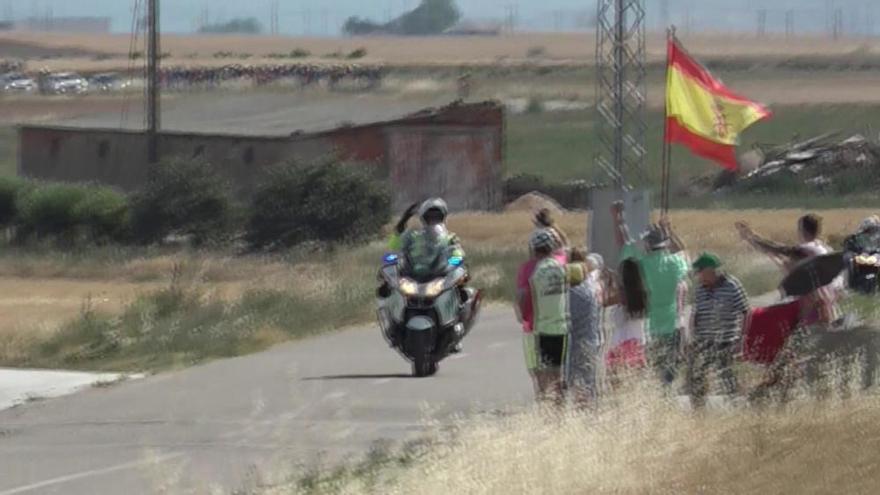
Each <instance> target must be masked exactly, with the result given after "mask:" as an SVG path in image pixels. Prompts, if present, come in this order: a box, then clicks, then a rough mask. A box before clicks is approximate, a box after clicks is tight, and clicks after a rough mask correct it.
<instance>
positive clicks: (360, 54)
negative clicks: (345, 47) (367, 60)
mask: <svg viewBox="0 0 880 495" xmlns="http://www.w3.org/2000/svg"><path fill="white" fill-rule="evenodd" d="M366 56H367V49H366V48H358V49H357V50H354V51H353V52H351V53H349V54H348V58H349V59H350V60H356V59H359V58H364V57H366Z"/></svg>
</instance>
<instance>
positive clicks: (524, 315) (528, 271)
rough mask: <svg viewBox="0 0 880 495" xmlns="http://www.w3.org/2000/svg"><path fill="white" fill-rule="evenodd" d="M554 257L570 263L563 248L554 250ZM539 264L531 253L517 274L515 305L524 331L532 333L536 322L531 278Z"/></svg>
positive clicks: (563, 262) (559, 260)
mask: <svg viewBox="0 0 880 495" xmlns="http://www.w3.org/2000/svg"><path fill="white" fill-rule="evenodd" d="M553 258H554V259H555V260H556V261H558V262H559V263H560V264H562V265H563V266H564V265H566V264H567V263H568V256H567V255H566V253H565V251H564V250H562V249H557V250H556V251H554V253H553ZM537 264H538V259H537V258H536V257H535V255H534V253H529V259H528V260H527V261H526V262H524V263H523V264H522V265H520V267H519V271H518V272H517V275H516V301H517V304H516V305H515V306H516V309H517V317H518V318H519V321H520V323H522V327H523V331H524V332H526V333H531V331H532V328H533V327H532V325H533V323H534V322H533V321H532V317H533V309H532V295H531V289H530V288H529V287H530V286H529V279H530V278H531V277H532V274H533V273H534V272H535V266H536V265H537Z"/></svg>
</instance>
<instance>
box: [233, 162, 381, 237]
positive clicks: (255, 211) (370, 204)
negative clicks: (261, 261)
mask: <svg viewBox="0 0 880 495" xmlns="http://www.w3.org/2000/svg"><path fill="white" fill-rule="evenodd" d="M390 214H391V200H390V197H389V194H388V191H387V190H386V188H385V187H384V186H383V185H382V184H380V183H379V182H377V181H376V180H375V179H374V178H372V177H371V176H370V175H369V174H367V173H366V172H364V171H363V170H362V169H358V168H356V167H352V166H348V165H345V164H342V163H339V162H338V161H336V160H332V159H326V160H323V161H319V162H316V163H312V164H305V165H300V164H295V163H294V164H289V165H285V166H281V167H278V168H275V169H273V170H271V171H270V172H269V173H268V175H267V177H266V179H265V180H264V181H263V182H262V183H261V184H260V186H259V187H258V189H257V192H256V193H255V195H254V198H253V202H252V206H251V212H250V215H251V216H250V219H249V221H248V226H247V234H246V236H247V241H248V243H249V244H250V245H251V247H253V248H255V249H265V248H269V249H272V248H280V247H290V246H295V245H297V244H301V243H303V242H308V241H318V242H358V241H363V240H365V239H367V238H369V237H371V236H374V235H376V234H377V233H378V232H379V231H380V230H381V229H382V227H383V226H384V225H385V223H386V222H387V221H388V218H389V217H390Z"/></svg>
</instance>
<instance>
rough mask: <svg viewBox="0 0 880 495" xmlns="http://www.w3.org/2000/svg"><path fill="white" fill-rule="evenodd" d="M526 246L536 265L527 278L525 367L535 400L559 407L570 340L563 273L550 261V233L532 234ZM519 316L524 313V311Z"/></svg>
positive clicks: (552, 245)
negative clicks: (529, 317)
mask: <svg viewBox="0 0 880 495" xmlns="http://www.w3.org/2000/svg"><path fill="white" fill-rule="evenodd" d="M529 244H530V247H531V251H532V253H533V255H534V258H535V260H536V264H535V268H534V270H533V272H532V274H531V276H529V278H528V284H529V291H528V293H529V294H530V297H529V299H530V300H531V311H532V329H531V330H526V335H525V338H524V346H525V356H526V367H527V368H528V370H529V372H530V373H531V375H532V378H533V380H534V383H535V390H536V394H537V396H538V399H539V400H541V401H547V400H549V401H552V402H554V403H555V404H556V405H562V401H563V388H564V387H563V385H564V383H563V376H562V367H563V364H564V363H565V352H566V348H567V344H568V336H569V313H568V284H567V281H566V270H565V266H564V265H563V264H561V263H559V261H557V260H556V259H555V258H554V257H553V252H554V251H555V250H556V249H557V248H558V245H557V244H556V239H555V237H554V236H553V234H552V233H551V232H549V231H547V230H538V231H536V232H534V233H533V234H532V236H531V239H530V240H529ZM519 302H520V304H521V305H522V303H523V302H524V299H523V298H522V297H521V298H520V299H519ZM520 312H521V313H525V310H524V308H521V309H520Z"/></svg>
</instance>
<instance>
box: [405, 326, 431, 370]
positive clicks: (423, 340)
mask: <svg viewBox="0 0 880 495" xmlns="http://www.w3.org/2000/svg"><path fill="white" fill-rule="evenodd" d="M430 338H431V334H430V332H419V333H417V334H415V335H409V336H408V340H410V341H409V345H408V347H409V350H410V355H411V356H412V373H413V376H414V377H416V378H425V377H429V376H433V375H434V374H436V373H437V361H435V360H434V357H433V356H432V355H431V342H430Z"/></svg>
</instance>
